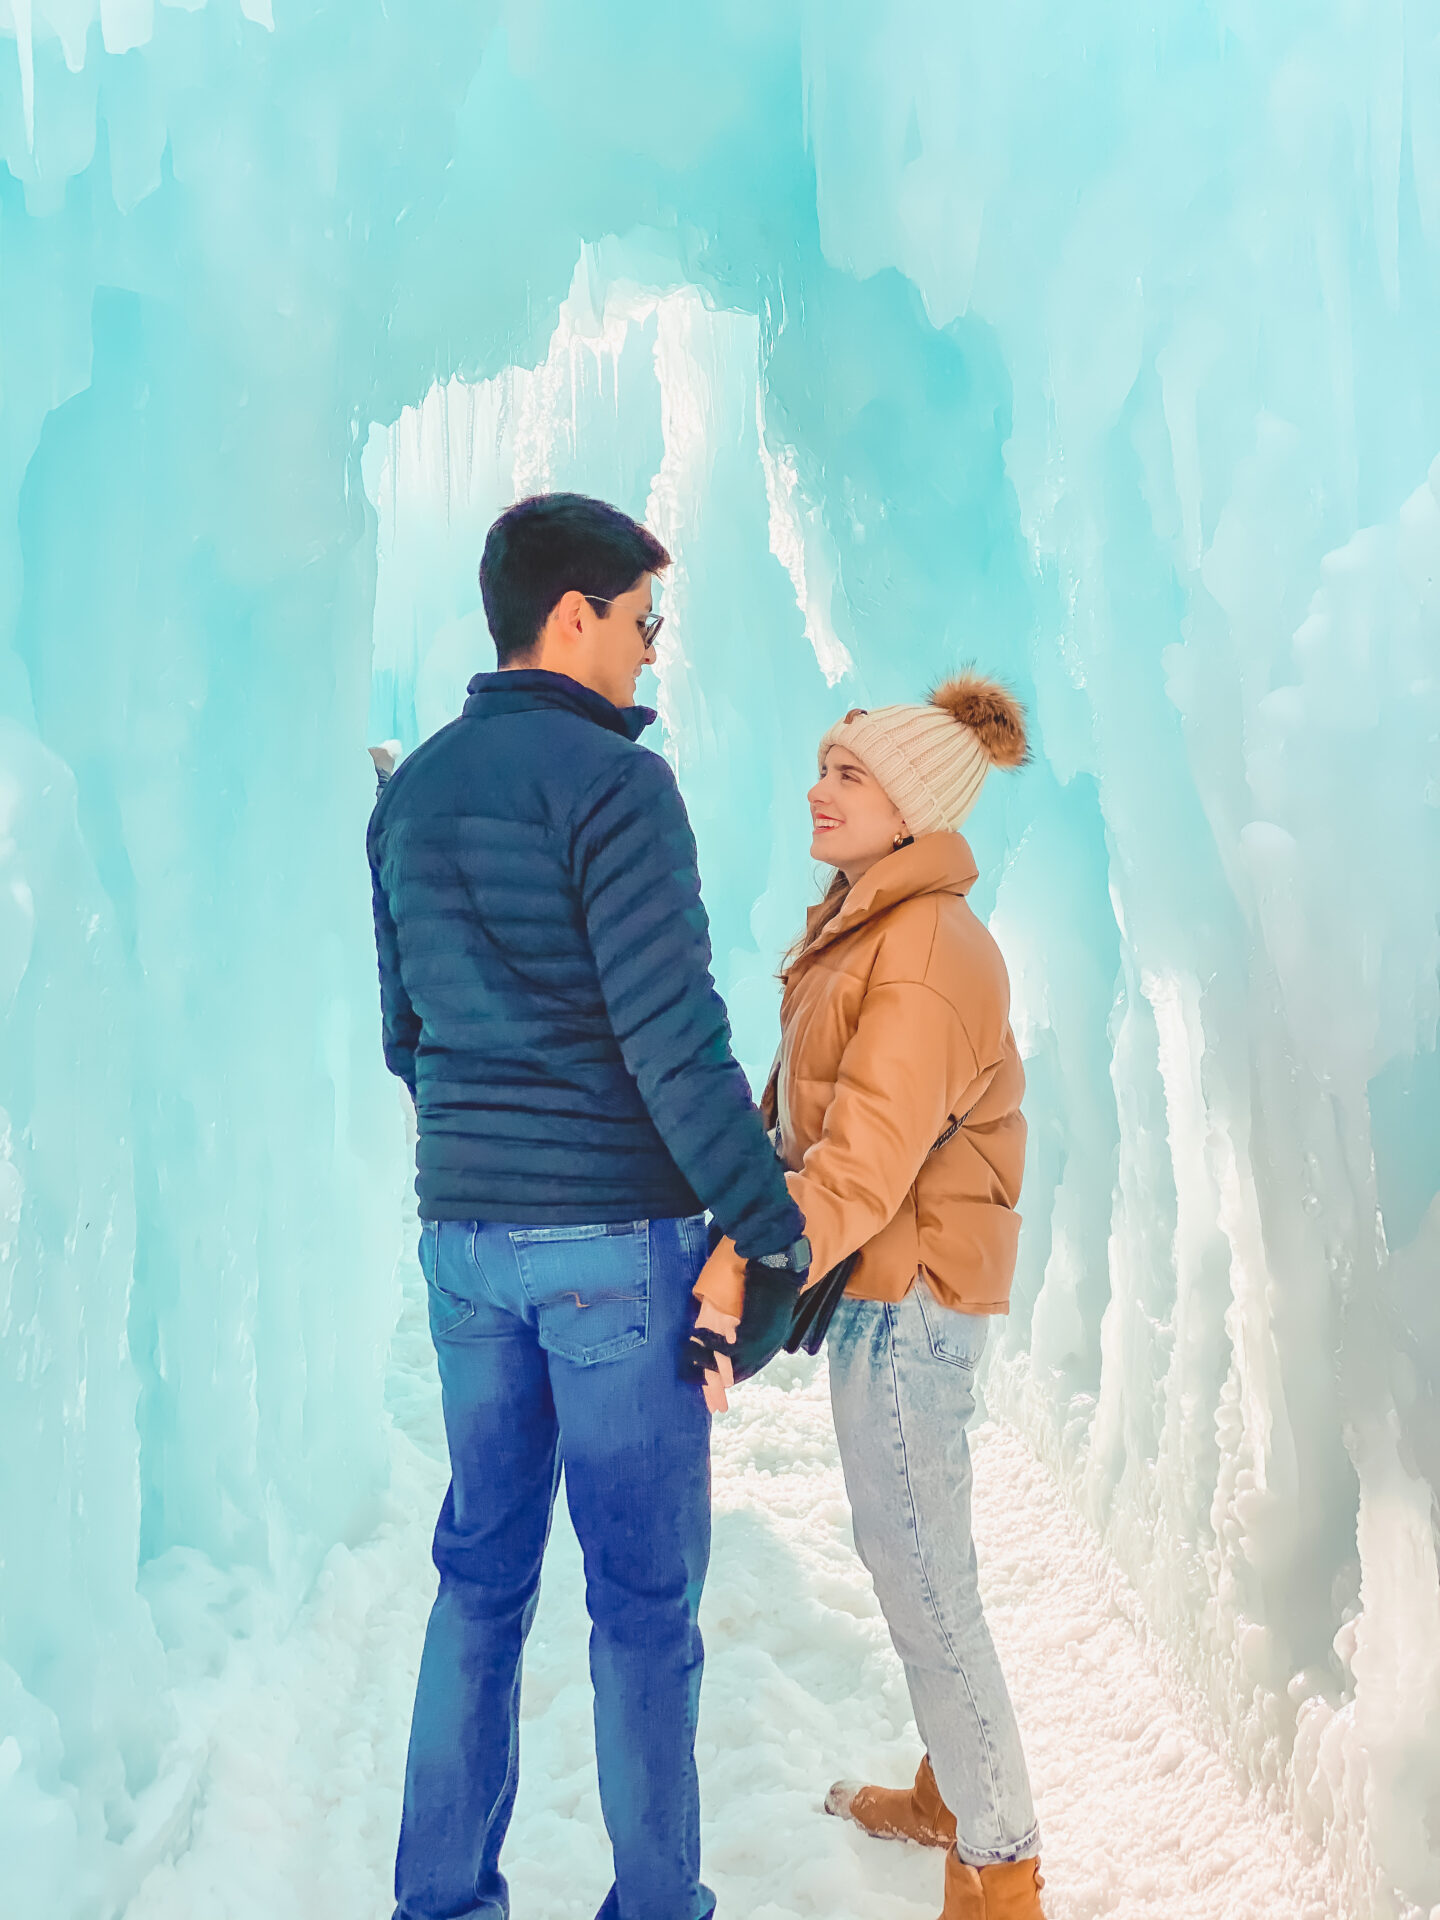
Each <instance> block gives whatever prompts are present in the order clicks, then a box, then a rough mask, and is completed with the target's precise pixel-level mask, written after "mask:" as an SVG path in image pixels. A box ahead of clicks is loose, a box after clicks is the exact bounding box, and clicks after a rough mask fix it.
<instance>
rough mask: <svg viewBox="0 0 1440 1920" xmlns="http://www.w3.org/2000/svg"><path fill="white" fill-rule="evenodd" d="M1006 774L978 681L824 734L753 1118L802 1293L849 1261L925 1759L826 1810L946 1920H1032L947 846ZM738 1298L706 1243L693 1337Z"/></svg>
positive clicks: (955, 884)
mask: <svg viewBox="0 0 1440 1920" xmlns="http://www.w3.org/2000/svg"><path fill="white" fill-rule="evenodd" d="M1025 759H1026V744H1025V726H1024V715H1023V712H1022V710H1021V708H1020V707H1019V706H1018V704H1017V703H1016V702H1015V701H1014V700H1013V699H1012V698H1011V696H1010V695H1009V694H1008V693H1007V692H1006V691H1005V690H1004V688H1002V687H999V686H997V685H995V684H994V683H993V682H991V681H987V680H983V679H981V678H980V677H979V676H978V675H975V674H964V675H962V676H960V677H959V678H958V679H956V680H952V681H950V682H948V683H947V684H946V685H945V686H942V687H941V688H939V689H938V691H937V692H936V693H935V694H933V695H932V697H931V700H930V703H929V705H927V706H907V707H886V708H882V709H880V710H878V711H876V712H873V713H866V712H864V711H863V710H861V709H858V708H857V709H856V710H855V711H853V712H851V713H849V714H847V715H846V717H845V719H844V720H843V721H842V722H841V723H840V724H839V725H838V726H835V727H832V728H831V729H830V731H829V733H827V734H826V736H825V738H824V740H823V741H822V742H821V745H820V778H819V780H818V781H817V782H816V784H815V785H814V787H812V788H811V790H810V812H811V816H812V820H813V824H814V841H813V844H812V848H811V851H812V853H813V855H814V857H815V858H816V859H817V860H821V861H824V862H825V863H826V864H827V865H828V866H831V867H833V868H834V869H835V877H834V880H833V881H832V883H831V885H830V889H829V891H828V892H827V894H826V895H825V898H824V900H823V902H822V903H821V904H820V905H819V906H818V907H816V908H814V909H813V910H812V912H811V914H810V916H809V922H808V925H807V927H806V930H805V935H804V938H803V939H802V940H801V941H800V943H799V945H798V946H797V947H796V948H795V950H794V951H793V952H792V954H791V956H790V958H789V961H788V963H787V965H786V968H785V973H784V982H785V992H784V1001H783V1005H782V1010H781V1016H780V1024H781V1046H780V1056H779V1059H778V1061H777V1064H776V1069H775V1072H774V1073H773V1074H772V1076H771V1081H770V1085H769V1087H768V1088H767V1089H766V1095H765V1102H764V1105H765V1110H766V1122H767V1125H776V1124H778V1126H779V1142H780V1151H781V1154H782V1157H783V1159H784V1161H785V1164H786V1166H787V1168H789V1169H790V1172H789V1174H788V1179H789V1184H790V1190H791V1192H792V1194H793V1195H794V1197H795V1199H796V1201H797V1202H798V1203H799V1205H800V1208H801V1210H802V1211H803V1213H804V1215H805V1230H806V1234H807V1236H808V1238H809V1240H810V1243H811V1248H812V1255H813V1264H812V1266H811V1273H812V1274H813V1275H814V1276H815V1278H816V1279H817V1280H818V1279H819V1277H820V1276H821V1275H823V1274H824V1273H826V1272H827V1271H828V1270H829V1269H830V1268H831V1267H833V1266H834V1265H835V1264H836V1262H837V1261H839V1260H841V1259H842V1258H843V1257H844V1256H845V1255H847V1254H849V1253H852V1252H854V1251H856V1250H857V1249H860V1250H861V1254H860V1261H859V1264H858V1266H857V1268H856V1270H855V1272H854V1274H853V1276H852V1278H851V1282H850V1285H849V1287H848V1288H847V1291H846V1295H845V1298H844V1299H843V1300H842V1301H841V1302H840V1304H839V1307H838V1308H837V1310H836V1314H835V1318H834V1320H833V1322H832V1324H831V1328H830V1334H829V1353H830V1395H831V1401H832V1404H833V1406H834V1410H835V1429H836V1433H837V1436H838V1438H839V1443H840V1459H841V1464H842V1466H843V1468H844V1471H845V1485H846V1489H847V1491H848V1493H849V1495H850V1503H851V1507H852V1509H853V1513H854V1524H855V1544H856V1547H857V1549H858V1551H859V1554H860V1557H861V1559H862V1560H863V1561H864V1563H865V1565H866V1567H867V1568H868V1569H869V1571H870V1574H871V1576H872V1578H873V1579H874V1582H875V1589H876V1592H877V1594H878V1596H879V1599H880V1604H881V1606H882V1608H883V1609H884V1613H885V1618H886V1622H887V1624H888V1626H889V1628H890V1635H891V1638H892V1640H893V1641H894V1643H895V1649H896V1651H897V1652H898V1653H899V1655H900V1658H901V1660H902V1661H903V1662H904V1664H905V1675H906V1679H907V1681H908V1683H909V1687H910V1699H911V1704H912V1706H913V1708H914V1713H915V1723H916V1725H917V1727H918V1728H919V1730H920V1734H921V1737H922V1739H923V1740H924V1742H925V1745H926V1749H927V1752H926V1756H925V1758H924V1759H923V1760H922V1761H921V1763H920V1770H919V1772H918V1774H917V1775H916V1780H915V1785H914V1787H913V1788H910V1789H905V1790H899V1791H896V1790H887V1789H884V1788H880V1787H873V1786H862V1787H855V1786H852V1785H851V1784H849V1783H847V1782H844V1781H842V1782H838V1783H837V1784H836V1785H835V1786H834V1787H832V1788H831V1790H830V1795H829V1797H828V1799H827V1801H826V1807H827V1809H828V1810H829V1811H830V1812H832V1813H838V1814H843V1815H845V1816H847V1817H849V1818H850V1819H853V1820H855V1821H857V1822H858V1823H859V1824H860V1825H861V1826H862V1827H864V1828H866V1829H867V1830H868V1831H869V1832H871V1833H874V1834H882V1835H886V1836H895V1837H904V1838H909V1839H914V1840H919V1841H922V1842H924V1843H925V1844H927V1845H934V1846H943V1847H945V1848H947V1850H948V1851H947V1855H946V1863H945V1910H944V1914H943V1915H942V1920H1002V1917H1003V1920H1041V1908H1040V1899H1039V1890H1040V1887H1041V1885H1042V1884H1043V1883H1042V1881H1041V1879H1040V1874H1039V1862H1038V1859H1037V1858H1036V1849H1037V1845H1038V1834H1037V1829H1036V1824H1035V1810H1034V1806H1033V1803H1032V1801H1031V1797H1030V1784H1029V1779H1028V1776H1027V1773H1026V1767H1025V1757H1024V1753H1023V1752H1022V1750H1021V1745H1020V1733H1019V1729H1018V1728H1017V1726H1016V1724H1015V1715H1014V1711H1013V1709H1012V1707H1011V1705H1010V1697H1009V1694H1008V1692H1007V1691H1006V1687H1005V1680H1004V1676H1003V1675H1002V1673H1001V1671H1000V1665H999V1661H998V1659H997V1658H996V1654H995V1648H994V1645H993V1643H992V1641H991V1638H990V1632H989V1629H988V1627H987V1626H986V1624H985V1617H984V1613H983V1612H982V1610H981V1605H980V1595H979V1589H978V1586H977V1583H976V1563H975V1549H974V1545H973V1543H972V1540H971V1533H970V1454H969V1447H968V1443H967V1441H966V1437H965V1427H966V1423H967V1421H968V1420H969V1419H970V1417H971V1415H972V1413H973V1412H974V1409H975V1399H974V1376H975V1367H976V1364H977V1362H978V1361H979V1359H980V1356H981V1354H982V1353H983V1351H984V1348H985V1337H986V1332H987V1330H988V1327H989V1324H990V1323H989V1316H990V1315H991V1314H995V1313H1004V1312H1005V1311H1006V1310H1007V1307H1008V1302H1009V1294H1010V1281H1011V1276H1012V1274H1013V1272H1014V1266H1015V1246H1016V1236H1017V1234H1018V1231H1019V1225H1020V1220H1019V1215H1018V1214H1017V1213H1016V1212H1015V1204H1016V1201H1017V1200H1018V1198H1019V1190H1020V1175H1021V1171H1022V1168H1023V1164H1024V1157H1025V1123H1024V1121H1023V1120H1022V1118H1021V1116H1020V1096H1021V1093H1022V1091H1023V1088H1024V1075H1023V1073H1022V1071H1021V1067H1020V1060H1019V1056H1018V1054H1017V1052H1016V1048H1015V1041H1014V1038H1013V1036H1012V1034H1011V1031H1010V1023H1009V1000H1010V994H1009V982H1008V978H1007V976H1006V972H1005V963H1004V961H1003V960H1002V959H1001V957H1000V952H999V949H998V948H997V947H996V945H995V942H994V941H993V940H992V939H991V937H990V934H989V932H988V931H987V929H986V928H985V927H984V926H983V925H982V924H981V922H980V921H979V920H978V919H977V918H976V917H975V915H974V914H973V913H972V912H971V911H970V908H969V907H968V906H967V904H966V900H965V896H966V894H967V893H968V892H969V890H970V887H971V886H972V885H973V883H974V881H975V878H976V871H975V863H974V860H973V858H972V857H971V853H970V849H969V847H968V846H967V845H966V843H965V841H964V840H963V839H962V837H961V835H960V832H959V828H960V825H961V823H962V822H963V821H964V819H965V818H966V816H967V815H968V814H969V812H970V810H971V808H972V807H973V806H974V804H975V801H976V799H977V798H978V796H979V793H980V786H981V783H982V781H983V780H984V778H985V775H986V773H987V772H988V771H989V769H990V768H991V767H992V766H1002V767H1017V766H1019V765H1021V764H1022V763H1023V762H1024V760H1025ZM744 1272H745V1269H744V1262H743V1261H742V1260H740V1259H739V1257H738V1256H737V1254H736V1252H735V1249H734V1245H733V1243H732V1242H730V1241H723V1242H722V1243H721V1244H720V1246H719V1247H717V1249H716V1250H715V1252H714V1254H713V1255H712V1256H711V1258H710V1260H709V1262H708V1264H707V1265H706V1267H705V1269H704V1271H703V1272H702V1274H701V1276H700V1279H699V1282H698V1284H697V1286H696V1292H697V1293H698V1294H699V1295H700V1296H701V1300H702V1303H703V1304H702V1307H701V1309H700V1314H699V1325H700V1326H702V1327H711V1328H715V1329H717V1330H718V1331H720V1332H722V1333H727V1334H728V1333H730V1332H731V1331H733V1329H734V1327H735V1324H736V1317H737V1316H738V1314H739V1312H740V1309H741V1307H742V1304H743V1300H744ZM723 1374H724V1367H723V1363H722V1367H721V1370H720V1375H721V1377H723ZM710 1378H711V1381H712V1385H711V1386H710V1387H709V1388H708V1389H707V1398H708V1399H709V1400H710V1403H711V1405H712V1406H714V1407H716V1408H717V1409H718V1408H720V1407H723V1406H724V1404H725V1398H724V1391H723V1386H722V1385H720V1384H718V1380H717V1376H716V1375H711V1376H710Z"/></svg>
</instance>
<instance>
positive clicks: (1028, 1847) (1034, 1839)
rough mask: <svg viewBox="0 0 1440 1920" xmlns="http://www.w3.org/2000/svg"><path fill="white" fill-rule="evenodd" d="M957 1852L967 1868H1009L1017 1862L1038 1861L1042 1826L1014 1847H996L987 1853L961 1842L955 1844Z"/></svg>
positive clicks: (1034, 1828)
mask: <svg viewBox="0 0 1440 1920" xmlns="http://www.w3.org/2000/svg"><path fill="white" fill-rule="evenodd" d="M955 1852H956V1853H957V1855H958V1856H959V1858H960V1859H961V1860H962V1861H963V1862H964V1863H965V1865H966V1866H967V1867H977V1868H978V1867H1008V1866H1012V1865H1013V1864H1014V1862H1015V1861H1017V1860H1037V1859H1039V1857H1040V1825H1039V1822H1038V1821H1037V1822H1036V1824H1035V1825H1034V1826H1033V1827H1032V1828H1031V1829H1030V1831H1029V1833H1027V1834H1026V1836H1025V1838H1024V1839H1023V1840H1017V1841H1016V1842H1015V1843H1014V1845H1013V1846H1009V1847H995V1848H992V1849H991V1850H989V1851H988V1852H987V1851H986V1849H985V1848H983V1847H967V1846H965V1845H964V1844H963V1843H962V1842H961V1841H960V1840H958V1839H957V1840H956V1842H955Z"/></svg>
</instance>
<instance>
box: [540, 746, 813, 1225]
mask: <svg viewBox="0 0 1440 1920" xmlns="http://www.w3.org/2000/svg"><path fill="white" fill-rule="evenodd" d="M572 824H573V832H574V854H573V858H574V873H575V880H576V885H577V888H578V891H579V896H580V901H581V906H582V910H583V912H584V916H585V924H586V929H587V932H588V935H589V939H590V947H591V951H592V952H593V954H594V956H595V963H596V967H597V969H598V971H599V975H600V985H601V991H602V992H603V994H604V996H605V1004H606V1008H607V1010H608V1012H609V1015H610V1023H611V1026H612V1028H613V1030H614V1033H615V1037H616V1039H617V1040H618V1042H619V1044H620V1050H621V1054H622V1056H623V1058H624V1061H625V1065H626V1067H627V1068H628V1069H629V1071H630V1073H631V1074H633V1076H634V1078H635V1081H636V1083H637V1085H638V1086H639V1088H640V1093H641V1096H642V1098H643V1099H644V1101H645V1104H646V1106H647V1107H648V1108H649V1111H650V1115H651V1118H652V1119H653V1120H654V1122H655V1125H656V1128H657V1130H658V1131H659V1134H660V1137H661V1139H662V1140H663V1141H664V1142H665V1145H666V1147H667V1148H668V1149H669V1151H670V1154H671V1156H672V1157H673V1158H674V1160H675V1163H676V1165H677V1166H678V1167H679V1168H680V1170H681V1172H682V1173H683V1174H684V1175H685V1178H686V1179H687V1180H688V1181H689V1183H690V1185H691V1187H692V1188H693V1189H694V1191H695V1193H696V1194H697V1195H698V1197H699V1199H700V1200H701V1201H702V1203H703V1204H704V1205H705V1206H707V1207H708V1208H709V1209H710V1210H711V1212H712V1213H713V1214H714V1215H715V1218H716V1219H717V1220H718V1221H719V1223H720V1225H721V1227H722V1228H723V1229H724V1230H725V1232H726V1233H727V1234H729V1235H730V1236H731V1237H732V1238H733V1239H734V1241H735V1242H736V1244H737V1245H738V1246H739V1247H740V1249H741V1250H742V1252H743V1253H744V1254H745V1255H746V1256H747V1257H750V1258H753V1257H755V1256H756V1255H759V1254H762V1253H778V1252H780V1251H781V1250H782V1249H783V1248H785V1247H788V1246H789V1245H790V1244H791V1242H792V1241H794V1240H795V1239H796V1238H797V1237H798V1236H799V1234H800V1233H801V1232H802V1231H803V1225H802V1221H801V1218H800V1214H799V1211H798V1209H797V1208H796V1206H795V1204H794V1202H793V1201H792V1200H791V1199H790V1197H789V1195H788V1194H787V1192H786V1189H785V1179H784V1175H783V1173H782V1171H781V1167H780V1163H779V1161H778V1160H777V1159H776V1157H775V1153H774V1150H773V1148H772V1147H771V1145H770V1142H769V1141H768V1140H767V1139H766V1137H765V1130H764V1128H763V1127H762V1125H761V1123H760V1116H759V1114H758V1113H757V1112H756V1110H755V1103H754V1101H753V1100H752V1099H751V1097H750V1088H749V1084H748V1082H747V1081H746V1078H745V1075H744V1073H743V1072H742V1071H741V1068H740V1066H739V1064H738V1062H737V1061H736V1059H735V1057H734V1055H733V1054H732V1053H731V1051H730V1026H729V1022H728V1020H727V1018H726V1015H725V1008H724V1004H723V1002H722V1001H721V999H720V996H719V994H718V993H717V992H716V991H715V984H714V982H713V980H712V979H711V977H710V934H709V925H708V922H707V920H706V917H705V909H704V907H703V906H702V905H701V902H700V876H699V872H698V870H697V866H696V857H695V840H694V836H693V834H692V833H691V831H690V822H689V819H688V818H687V816H686V813H685V807H684V803H683V801H682V800H681V798H680V792H679V789H678V788H677V787H676V785H675V779H674V776H673V775H672V773H671V772H670V769H669V767H668V766H666V764H665V762H664V761H663V760H662V759H661V758H660V757H659V755H658V754H653V753H649V752H646V751H644V750H641V751H638V752H636V753H634V754H633V755H627V756H626V758H625V761H624V763H623V764H622V765H621V766H620V767H619V768H618V769H617V770H615V771H612V772H607V774H606V775H605V776H603V777H602V779H601V780H600V781H599V782H597V783H596V785H595V786H593V787H592V788H591V789H590V791H589V792H588V793H587V794H585V795H584V796H583V798H582V799H581V801H580V803H579V805H578V807H577V809H576V813H575V816H574V820H573V823H572Z"/></svg>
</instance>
